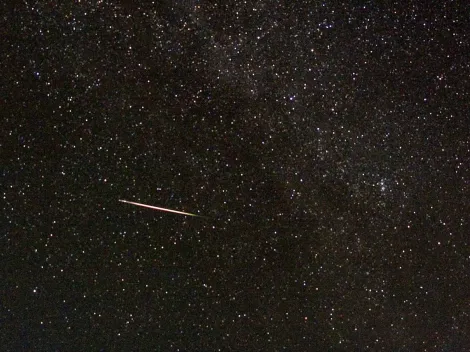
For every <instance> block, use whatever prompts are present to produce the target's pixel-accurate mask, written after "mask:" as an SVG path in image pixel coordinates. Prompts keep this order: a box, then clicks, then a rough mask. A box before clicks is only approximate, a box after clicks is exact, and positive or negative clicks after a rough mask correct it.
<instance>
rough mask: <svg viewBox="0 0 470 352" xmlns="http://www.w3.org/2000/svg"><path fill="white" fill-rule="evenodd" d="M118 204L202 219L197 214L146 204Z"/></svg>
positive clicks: (125, 201)
mask: <svg viewBox="0 0 470 352" xmlns="http://www.w3.org/2000/svg"><path fill="white" fill-rule="evenodd" d="M119 201H120V202H123V203H128V204H133V205H137V206H139V207H144V208H149V209H154V210H160V211H166V212H169V213H174V214H180V215H186V216H195V217H199V218H204V216H202V215H197V214H192V213H185V212H184V211H178V210H173V209H166V208H160V207H154V206H153V205H147V204H142V203H136V202H130V201H128V200H124V199H119Z"/></svg>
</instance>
